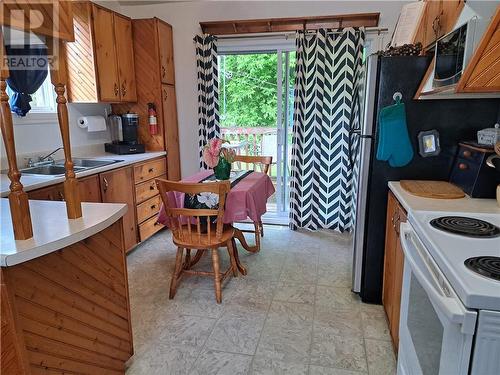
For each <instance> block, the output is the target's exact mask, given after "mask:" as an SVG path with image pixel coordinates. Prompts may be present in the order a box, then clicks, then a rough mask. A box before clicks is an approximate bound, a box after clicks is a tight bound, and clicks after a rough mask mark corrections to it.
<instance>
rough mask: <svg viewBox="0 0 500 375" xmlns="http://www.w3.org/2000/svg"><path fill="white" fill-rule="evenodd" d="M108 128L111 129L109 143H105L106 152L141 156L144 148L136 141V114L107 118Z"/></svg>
mask: <svg viewBox="0 0 500 375" xmlns="http://www.w3.org/2000/svg"><path fill="white" fill-rule="evenodd" d="M108 120H109V127H110V129H111V143H105V144H104V149H105V151H106V152H111V153H113V154H118V155H126V154H141V153H144V152H145V151H146V150H145V147H144V145H143V144H140V143H139V142H138V141H137V128H138V126H139V115H138V114H137V113H125V114H123V115H121V116H119V115H111V116H109V119H108Z"/></svg>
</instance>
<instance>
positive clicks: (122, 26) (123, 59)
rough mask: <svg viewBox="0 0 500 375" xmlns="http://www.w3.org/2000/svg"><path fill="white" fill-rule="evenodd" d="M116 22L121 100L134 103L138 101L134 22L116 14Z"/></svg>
mask: <svg viewBox="0 0 500 375" xmlns="http://www.w3.org/2000/svg"><path fill="white" fill-rule="evenodd" d="M114 22H115V24H114V26H115V41H116V59H117V61H118V77H119V82H120V100H121V101H122V102H133V101H135V100H137V92H136V87H135V69H134V49H133V46H132V43H131V42H132V21H131V20H130V18H128V17H124V16H122V15H119V14H117V13H115V14H114Z"/></svg>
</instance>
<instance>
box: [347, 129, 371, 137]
mask: <svg viewBox="0 0 500 375" xmlns="http://www.w3.org/2000/svg"><path fill="white" fill-rule="evenodd" d="M351 134H356V135H357V136H358V137H359V138H364V139H373V135H369V134H361V129H355V130H351Z"/></svg>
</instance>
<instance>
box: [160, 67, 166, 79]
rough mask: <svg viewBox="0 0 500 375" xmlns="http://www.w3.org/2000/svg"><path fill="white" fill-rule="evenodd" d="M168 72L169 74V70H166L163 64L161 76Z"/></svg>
mask: <svg viewBox="0 0 500 375" xmlns="http://www.w3.org/2000/svg"><path fill="white" fill-rule="evenodd" d="M166 74H167V71H166V69H165V67H164V66H163V65H162V66H161V76H162V77H165V75H166Z"/></svg>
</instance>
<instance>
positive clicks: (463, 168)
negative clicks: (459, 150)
mask: <svg viewBox="0 0 500 375" xmlns="http://www.w3.org/2000/svg"><path fill="white" fill-rule="evenodd" d="M458 168H459V169H461V170H462V171H465V170H466V169H468V168H469V166H468V165H467V164H465V163H460V164H458Z"/></svg>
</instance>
